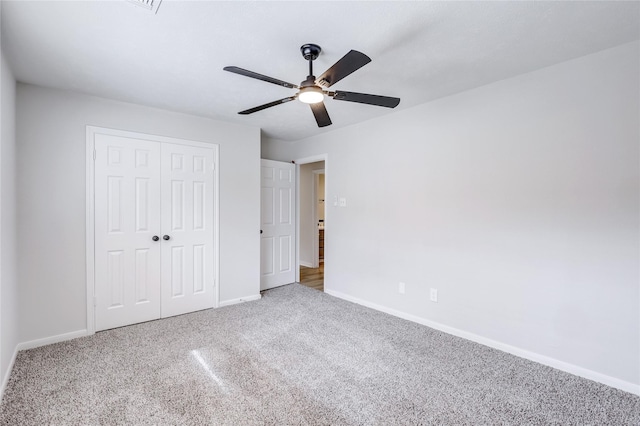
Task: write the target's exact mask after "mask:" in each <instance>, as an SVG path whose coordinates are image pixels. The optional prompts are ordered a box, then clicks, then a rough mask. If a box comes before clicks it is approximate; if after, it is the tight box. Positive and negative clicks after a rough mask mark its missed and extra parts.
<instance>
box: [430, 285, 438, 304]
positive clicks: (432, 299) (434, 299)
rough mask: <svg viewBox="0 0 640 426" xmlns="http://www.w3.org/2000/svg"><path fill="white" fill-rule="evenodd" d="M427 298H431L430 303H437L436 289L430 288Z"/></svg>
mask: <svg viewBox="0 0 640 426" xmlns="http://www.w3.org/2000/svg"><path fill="white" fill-rule="evenodd" d="M429 297H430V298H431V301H432V302H436V303H437V302H438V289H437V288H432V289H431V292H430V293H429Z"/></svg>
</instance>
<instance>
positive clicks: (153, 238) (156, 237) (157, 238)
mask: <svg viewBox="0 0 640 426" xmlns="http://www.w3.org/2000/svg"><path fill="white" fill-rule="evenodd" d="M151 239H152V240H153V241H158V240H159V239H160V237H158V236H157V235H154V236H153V237H151Z"/></svg>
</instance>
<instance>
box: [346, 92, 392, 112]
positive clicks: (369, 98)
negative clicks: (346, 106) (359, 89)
mask: <svg viewBox="0 0 640 426" xmlns="http://www.w3.org/2000/svg"><path fill="white" fill-rule="evenodd" d="M333 99H335V100H336V101H349V102H359V103H361V104H369V105H376V106H382V107H387V108H395V107H397V106H398V104H399V103H400V98H391V97H389V96H379V95H368V94H366V93H356V92H340V91H336V92H335V94H334V95H333Z"/></svg>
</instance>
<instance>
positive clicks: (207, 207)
mask: <svg viewBox="0 0 640 426" xmlns="http://www.w3.org/2000/svg"><path fill="white" fill-rule="evenodd" d="M161 163H162V173H161V175H162V209H161V211H162V229H163V231H162V233H163V236H162V238H163V240H162V273H161V275H162V317H168V316H172V315H179V314H183V313H186V312H192V311H197V310H200V309H206V308H212V307H213V303H214V271H213V256H214V254H213V221H214V215H213V195H212V194H213V184H214V181H213V178H214V173H213V164H214V154H213V150H212V149H209V148H200V147H192V146H185V145H176V144H170V143H164V144H162V162H161Z"/></svg>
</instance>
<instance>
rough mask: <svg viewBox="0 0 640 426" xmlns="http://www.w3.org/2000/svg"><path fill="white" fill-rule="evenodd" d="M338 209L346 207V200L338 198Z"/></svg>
mask: <svg viewBox="0 0 640 426" xmlns="http://www.w3.org/2000/svg"><path fill="white" fill-rule="evenodd" d="M340 207H347V199H346V198H344V197H340Z"/></svg>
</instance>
